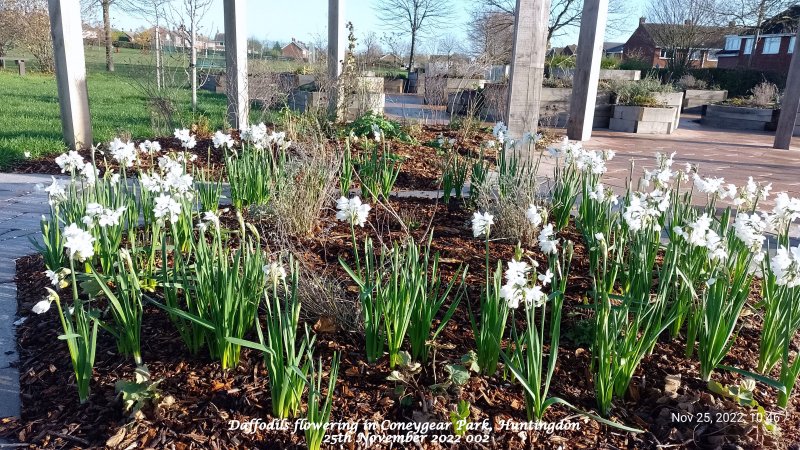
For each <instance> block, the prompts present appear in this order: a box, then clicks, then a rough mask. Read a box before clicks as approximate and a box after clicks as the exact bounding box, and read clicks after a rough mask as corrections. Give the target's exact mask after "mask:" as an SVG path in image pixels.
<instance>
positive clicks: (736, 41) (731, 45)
mask: <svg viewBox="0 0 800 450" xmlns="http://www.w3.org/2000/svg"><path fill="white" fill-rule="evenodd" d="M741 46H742V42H741V38H740V37H739V36H728V37H726V38H725V50H736V51H739V47H741Z"/></svg>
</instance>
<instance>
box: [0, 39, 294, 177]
mask: <svg viewBox="0 0 800 450" xmlns="http://www.w3.org/2000/svg"><path fill="white" fill-rule="evenodd" d="M85 50H86V51H85V54H86V67H87V72H88V78H87V85H88V88H89V109H90V111H91V115H92V130H93V133H94V142H95V143H97V142H106V141H109V140H111V139H113V138H114V137H115V136H118V135H123V136H130V137H132V138H134V139H144V138H150V137H153V136H154V131H153V127H152V123H151V110H150V107H149V106H148V96H147V95H146V94H145V92H144V89H143V86H147V85H148V84H149V85H152V83H151V82H150V81H149V80H152V79H153V74H152V72H153V59H152V58H153V57H152V54H149V53H143V52H141V51H140V50H132V49H120V53H115V54H114V61H115V69H116V70H115V72H114V73H108V72H106V71H105V52H104V49H103V48H99V47H86V49H85ZM14 56H20V55H17V54H16V53H15V54H14ZM275 63H280V65H281V67H273V68H272V69H273V70H274V69H276V68H280V69H286V70H292V69H291V66H290V65H289V64H294V63H290V62H286V61H275ZM164 64H165V66H166V67H167V70H166V73H167V74H168V76H169V77H173V79H174V80H175V82H174V83H171V84H173V85H175V84H180V83H185V80H186V74H185V71H184V70H183V67H186V60H185V55H182V54H177V53H175V54H169V55H167V56H166V57H165V58H164ZM284 65H285V66H286V67H283V66H284ZM29 67H31V69H32V70H30V71H29V72H28V75H27V76H25V77H19V76H18V75H17V68H16V66H15V65H14V64H13V63H11V64H9V65H7V68H6V69H5V70H0V170H6V169H7V168H8V167H9V166H10V165H11V164H13V163H14V161H18V160H20V159H22V158H23V157H24V156H23V155H24V153H25V152H30V153H31V156H33V157H36V156H43V155H53V154H58V153H60V152H62V151H63V150H64V148H65V145H64V143H63V141H62V138H61V122H60V118H59V108H58V94H57V91H56V81H55V78H54V77H53V76H52V75H43V74H39V73H36V72H35V70H36V64H35V63H34V64H30V66H29ZM173 92H174V95H175V106H176V110H177V112H176V114H175V117H174V121H175V123H176V126H188V125H189V124H191V123H192V122H193V121H195V120H196V119H199V118H200V116H203V117H205V118H206V119H208V122H209V125H210V126H211V127H212V129H217V128H221V127H222V126H223V121H224V119H225V107H226V99H225V96H224V95H222V94H215V93H211V92H208V91H204V90H200V91H198V102H197V103H198V110H197V117H194V116H193V114H192V111H191V105H190V101H189V98H190V91H189V89H187V88H186V87H185V86H181V87H179V88H177V89H175V90H174V91H173ZM260 114H261V111H253V115H252V116H251V119H252V120H258V117H259V116H260Z"/></svg>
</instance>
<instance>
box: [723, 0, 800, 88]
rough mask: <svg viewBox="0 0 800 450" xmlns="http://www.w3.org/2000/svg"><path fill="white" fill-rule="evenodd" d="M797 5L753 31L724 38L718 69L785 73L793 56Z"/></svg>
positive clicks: (797, 13) (799, 7) (799, 6)
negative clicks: (745, 69)
mask: <svg viewBox="0 0 800 450" xmlns="http://www.w3.org/2000/svg"><path fill="white" fill-rule="evenodd" d="M799 18H800V5H795V6H792V7H791V8H789V9H787V10H786V11H784V12H782V13H781V14H778V15H777V16H775V17H773V18H771V19H768V20H765V21H764V23H763V24H761V27H760V33H758V42H755V43H754V41H755V40H756V31H757V30H756V29H751V30H747V31H745V32H743V33H740V34H731V35H728V36H726V37H725V48H724V49H723V51H722V52H720V53H719V67H720V68H726V69H736V68H748V67H753V68H758V69H759V70H767V71H771V72H782V73H787V72H788V71H789V64H790V63H791V62H792V55H793V54H794V46H795V36H796V35H797V20H798V19H799Z"/></svg>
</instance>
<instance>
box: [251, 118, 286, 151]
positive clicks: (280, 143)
mask: <svg viewBox="0 0 800 450" xmlns="http://www.w3.org/2000/svg"><path fill="white" fill-rule="evenodd" d="M241 136H242V140H243V141H245V142H249V143H250V144H252V145H253V147H255V148H257V149H259V150H261V149H264V148H267V147H270V146H271V145H273V144H274V145H275V146H277V147H278V148H280V149H281V150H285V149H287V148H289V146H290V145H291V144H292V141H287V140H286V133H284V132H282V131H281V132H275V131H273V132H271V133H269V134H267V126H266V125H264V123H263V122H262V123H260V124H258V125H250V126H249V127H245V128H243V129H242V131H241Z"/></svg>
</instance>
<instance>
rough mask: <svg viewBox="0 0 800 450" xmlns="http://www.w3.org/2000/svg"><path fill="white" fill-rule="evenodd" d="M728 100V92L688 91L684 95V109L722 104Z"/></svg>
mask: <svg viewBox="0 0 800 450" xmlns="http://www.w3.org/2000/svg"><path fill="white" fill-rule="evenodd" d="M727 99H728V91H712V90H707V89H686V90H685V91H684V93H683V109H684V110H685V109H687V108H698V107H701V106H703V105H709V104H713V103H721V102H724V101H725V100H727Z"/></svg>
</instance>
